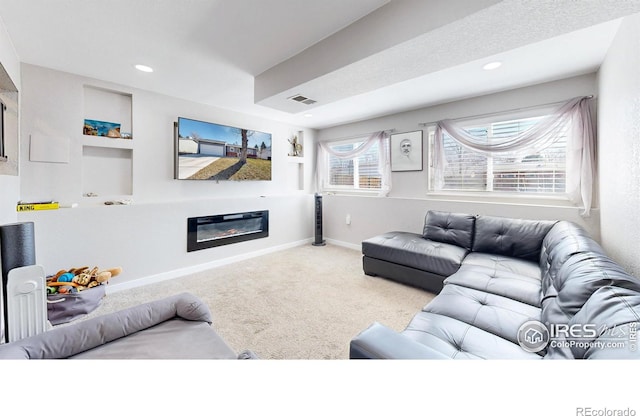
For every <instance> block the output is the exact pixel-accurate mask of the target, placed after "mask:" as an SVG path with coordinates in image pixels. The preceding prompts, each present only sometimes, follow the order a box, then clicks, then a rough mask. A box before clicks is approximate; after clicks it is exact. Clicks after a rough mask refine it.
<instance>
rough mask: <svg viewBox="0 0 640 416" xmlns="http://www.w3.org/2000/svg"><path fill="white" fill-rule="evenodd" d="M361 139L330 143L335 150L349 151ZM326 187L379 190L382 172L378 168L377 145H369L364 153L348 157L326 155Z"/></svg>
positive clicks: (356, 146)
mask: <svg viewBox="0 0 640 416" xmlns="http://www.w3.org/2000/svg"><path fill="white" fill-rule="evenodd" d="M362 142H363V139H360V140H356V141H350V142H340V143H336V144H331V145H329V147H330V148H331V149H332V150H334V151H336V152H340V153H343V152H349V151H352V150H354V149H357V148H358V146H360V145H361V144H362ZM328 158H329V160H328V166H327V167H328V170H329V172H328V186H327V187H328V188H337V189H359V190H368V189H371V190H379V189H381V185H382V173H381V172H380V168H379V158H380V155H379V147H378V146H371V147H370V148H369V149H368V150H367V151H366V152H365V153H363V154H361V155H360V156H356V157H353V158H350V159H342V158H338V157H336V156H334V155H331V154H329V155H328Z"/></svg>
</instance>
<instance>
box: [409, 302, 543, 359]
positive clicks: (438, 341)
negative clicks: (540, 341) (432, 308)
mask: <svg viewBox="0 0 640 416" xmlns="http://www.w3.org/2000/svg"><path fill="white" fill-rule="evenodd" d="M402 334H403V335H404V336H406V337H408V338H411V339H413V340H414V341H416V342H419V343H421V344H423V345H426V346H427V347H429V348H431V349H434V350H436V351H438V352H440V353H441V354H443V355H445V356H447V357H449V358H454V359H498V360H499V359H520V360H526V359H540V358H541V357H540V355H538V354H534V353H530V352H527V351H525V350H524V349H522V348H520V346H519V345H518V344H514V343H513V342H511V341H509V340H506V339H504V338H502V337H499V336H497V335H494V334H492V333H490V332H487V331H484V330H482V329H480V328H478V327H475V326H473V325H470V324H469V323H466V322H463V321H460V320H458V319H455V318H452V317H450V316H446V315H440V314H436V313H431V312H419V313H417V314H416V315H415V316H414V317H413V319H412V320H411V322H409V325H408V326H407V328H406V329H405V330H404V331H403V332H402Z"/></svg>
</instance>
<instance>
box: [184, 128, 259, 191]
mask: <svg viewBox="0 0 640 416" xmlns="http://www.w3.org/2000/svg"><path fill="white" fill-rule="evenodd" d="M175 148H176V152H175V153H176V161H175V163H176V172H175V177H176V179H188V180H236V181H245V180H246V181H270V180H271V134H269V133H263V132H260V131H256V130H248V129H243V128H239V127H233V126H226V125H223V124H216V123H210V122H206V121H200V120H193V119H189V118H184V117H179V118H178V123H177V124H176V144H175Z"/></svg>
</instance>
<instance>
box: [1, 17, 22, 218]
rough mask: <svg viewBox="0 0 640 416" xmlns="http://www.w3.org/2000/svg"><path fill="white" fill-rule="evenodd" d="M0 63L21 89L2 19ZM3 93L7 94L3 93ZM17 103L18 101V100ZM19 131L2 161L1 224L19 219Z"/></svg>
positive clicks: (8, 143)
mask: <svg viewBox="0 0 640 416" xmlns="http://www.w3.org/2000/svg"><path fill="white" fill-rule="evenodd" d="M0 64H1V65H2V66H3V67H4V70H5V71H6V72H7V74H8V75H9V77H10V78H11V81H13V84H14V85H15V86H17V87H18V89H20V60H19V59H18V55H17V54H16V51H15V49H14V47H13V44H12V43H11V39H10V38H9V34H8V33H7V30H6V28H5V25H4V22H3V21H2V19H0ZM2 95H3V96H4V95H6V94H5V93H2ZM16 105H17V102H16ZM11 111H12V120H13V121H12V123H14V125H15V128H16V129H17V123H18V115H17V107H16V108H13V109H11ZM17 137H18V136H17V132H16V133H15V135H13V134H11V135H7V137H6V138H5V146H6V153H7V155H9V156H10V157H9V160H8V161H7V162H0V164H1V165H0V224H8V223H13V222H16V221H17V215H16V202H17V201H18V199H20V191H19V188H20V179H19V177H18V176H17V171H18V160H17V155H18V148H17Z"/></svg>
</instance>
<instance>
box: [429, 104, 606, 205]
mask: <svg viewBox="0 0 640 416" xmlns="http://www.w3.org/2000/svg"><path fill="white" fill-rule="evenodd" d="M590 98H591V97H577V98H573V99H571V100H569V101H567V102H566V103H564V104H563V105H561V106H560V107H559V108H558V109H557V110H556V111H555V112H553V113H552V114H550V115H548V116H547V117H545V118H543V119H542V120H540V121H539V122H538V123H536V124H535V125H533V126H532V127H530V128H529V129H527V130H525V131H523V132H521V133H519V134H516V135H513V136H509V137H489V140H487V138H486V137H484V138H480V137H476V136H473V135H472V134H469V133H468V132H467V131H465V130H464V129H463V128H462V127H460V126H459V125H457V124H456V123H455V122H453V121H451V120H442V121H439V122H438V123H437V124H436V132H435V142H434V158H433V166H434V173H435V178H434V184H435V188H436V189H442V187H443V186H444V170H445V169H446V167H447V159H446V157H445V152H444V144H443V134H444V133H446V134H448V135H449V136H451V138H453V140H454V141H456V142H457V143H458V144H460V145H461V146H463V147H465V148H467V149H470V150H472V151H474V152H478V153H482V154H485V155H490V156H497V155H502V156H504V155H505V154H509V155H526V154H531V153H537V152H539V151H541V150H544V149H546V148H547V147H549V146H551V145H553V144H554V143H555V142H556V141H558V140H559V139H560V137H562V136H563V133H564V131H565V129H567V128H568V132H567V134H568V135H567V162H566V163H567V166H566V169H567V171H566V172H567V173H566V189H567V194H568V195H569V197H570V198H571V200H572V202H574V203H575V204H576V205H578V206H580V207H581V208H582V210H583V212H582V213H581V214H582V215H583V216H589V214H590V211H591V203H592V192H593V181H594V174H595V134H594V131H593V124H592V119H591V107H590V106H589V100H590Z"/></svg>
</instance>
